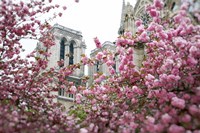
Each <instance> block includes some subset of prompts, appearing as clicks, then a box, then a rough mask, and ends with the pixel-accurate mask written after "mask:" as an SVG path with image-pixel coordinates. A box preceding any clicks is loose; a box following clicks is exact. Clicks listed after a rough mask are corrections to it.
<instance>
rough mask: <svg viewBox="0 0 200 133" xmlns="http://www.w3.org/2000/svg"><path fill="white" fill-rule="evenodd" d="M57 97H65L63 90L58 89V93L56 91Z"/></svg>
mask: <svg viewBox="0 0 200 133" xmlns="http://www.w3.org/2000/svg"><path fill="white" fill-rule="evenodd" d="M58 95H59V96H65V89H63V88H60V89H59V91H58Z"/></svg>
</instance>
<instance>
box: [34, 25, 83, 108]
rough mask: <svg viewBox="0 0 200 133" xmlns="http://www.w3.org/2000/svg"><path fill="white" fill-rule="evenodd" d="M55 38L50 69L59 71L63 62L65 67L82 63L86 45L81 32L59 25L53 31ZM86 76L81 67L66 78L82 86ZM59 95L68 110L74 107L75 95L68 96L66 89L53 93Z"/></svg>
mask: <svg viewBox="0 0 200 133" xmlns="http://www.w3.org/2000/svg"><path fill="white" fill-rule="evenodd" d="M51 33H53V35H54V37H55V45H54V46H52V47H51V48H50V50H49V52H50V53H51V56H50V57H49V58H48V60H49V61H48V67H47V69H50V68H52V67H53V68H56V69H59V68H60V66H58V64H57V62H58V61H61V60H63V61H64V66H63V67H65V66H69V65H73V64H76V63H80V62H81V55H82V54H85V49H86V45H85V42H84V41H83V36H82V33H81V32H80V31H76V30H73V29H70V28H67V27H64V26H61V25H59V24H55V25H54V26H53V28H52V29H51ZM37 48H38V49H41V48H42V46H41V45H40V43H39V44H38V46H37ZM83 76H84V66H81V67H80V69H77V70H75V71H74V73H73V74H72V75H70V76H69V77H67V78H66V80H69V81H72V82H74V83H75V85H76V86H78V85H80V84H82V83H81V78H82V77H83ZM52 93H53V94H55V95H57V99H55V101H58V102H60V103H62V104H63V105H65V106H66V107H67V108H68V107H70V106H72V105H73V101H74V95H73V94H67V93H66V92H65V90H64V89H59V90H58V91H56V92H52Z"/></svg>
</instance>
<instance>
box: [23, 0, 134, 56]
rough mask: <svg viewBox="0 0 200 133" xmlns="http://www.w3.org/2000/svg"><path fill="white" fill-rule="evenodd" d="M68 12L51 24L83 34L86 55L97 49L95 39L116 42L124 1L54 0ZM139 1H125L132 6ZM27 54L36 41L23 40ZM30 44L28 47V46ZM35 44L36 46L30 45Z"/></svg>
mask: <svg viewBox="0 0 200 133" xmlns="http://www.w3.org/2000/svg"><path fill="white" fill-rule="evenodd" d="M54 1H55V2H56V3H58V4H60V5H61V4H62V6H66V7H67V10H65V11H64V12H63V16H62V17H61V18H60V17H58V18H56V19H55V20H54V21H53V22H51V24H55V23H58V24H60V25H63V26H65V27H68V28H71V29H74V30H78V31H81V32H82V35H83V39H84V40H85V43H86V45H87V49H86V54H87V55H88V56H89V54H90V51H91V50H93V49H94V48H95V44H94V42H93V38H94V37H98V38H99V40H100V42H101V43H103V42H105V41H111V42H113V41H115V40H116V39H117V37H118V29H119V26H120V19H121V10H122V1H123V0H80V1H79V3H76V2H74V0H54ZM136 1H137V0H125V2H130V3H131V4H132V5H134V4H135V3H136ZM22 43H23V44H24V45H23V46H24V49H25V53H24V54H28V53H30V52H31V51H32V50H33V49H34V48H35V46H36V45H35V44H36V42H35V41H29V40H23V41H22ZM27 44H28V45H27ZM30 44H34V45H30Z"/></svg>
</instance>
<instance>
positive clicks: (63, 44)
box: [60, 39, 65, 60]
mask: <svg viewBox="0 0 200 133" xmlns="http://www.w3.org/2000/svg"><path fill="white" fill-rule="evenodd" d="M62 59H63V60H64V59H65V40H64V39H62V40H61V42H60V60H62Z"/></svg>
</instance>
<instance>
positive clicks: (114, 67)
mask: <svg viewBox="0 0 200 133" xmlns="http://www.w3.org/2000/svg"><path fill="white" fill-rule="evenodd" d="M113 61H114V62H115V64H114V65H113V69H114V70H115V71H116V58H115V57H114V58H113Z"/></svg>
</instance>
